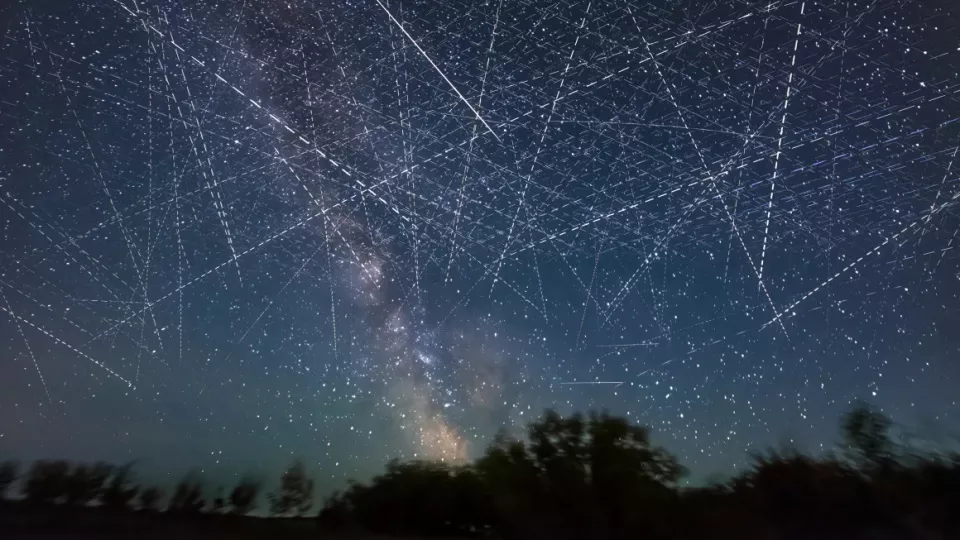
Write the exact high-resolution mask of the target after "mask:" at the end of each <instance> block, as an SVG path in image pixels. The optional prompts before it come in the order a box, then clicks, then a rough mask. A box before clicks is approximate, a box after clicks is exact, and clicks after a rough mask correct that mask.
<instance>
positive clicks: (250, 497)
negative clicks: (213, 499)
mask: <svg viewBox="0 0 960 540" xmlns="http://www.w3.org/2000/svg"><path fill="white" fill-rule="evenodd" d="M261 487H262V484H261V483H260V481H258V480H254V479H253V478H251V477H249V476H247V477H244V478H243V479H241V480H240V482H239V483H238V484H237V485H236V486H234V488H233V490H232V491H230V501H229V502H230V513H231V514H236V515H245V514H249V513H250V512H252V511H253V510H255V509H256V508H257V496H259V495H260V489H261Z"/></svg>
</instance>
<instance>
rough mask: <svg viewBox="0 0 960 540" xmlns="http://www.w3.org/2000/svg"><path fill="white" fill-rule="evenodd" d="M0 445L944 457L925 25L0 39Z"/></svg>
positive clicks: (852, 14)
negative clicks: (888, 447) (856, 432)
mask: <svg viewBox="0 0 960 540" xmlns="http://www.w3.org/2000/svg"><path fill="white" fill-rule="evenodd" d="M0 14H2V16H0V23H2V28H0V32H2V39H0V88H2V90H0V210H2V217H0V311H2V313H0V351H2V360H0V381H2V383H0V389H2V392H0V451H2V452H4V453H7V454H13V455H14V456H15V457H22V458H26V459H30V458H34V457H42V456H58V457H59V456H63V457H70V458H76V459H101V458H102V459H114V460H121V459H133V458H136V459H139V460H142V468H143V470H144V471H147V472H144V473H143V474H145V475H147V474H157V475H179V474H181V473H182V472H183V471H184V470H185V469H186V468H187V467H190V466H196V467H198V468H201V469H203V470H204V471H205V472H208V473H210V474H214V475H220V476H222V477H227V476H229V475H233V474H240V473H243V472H244V471H245V470H246V469H254V470H259V471H265V472H269V473H270V474H273V472H274V471H277V470H279V468H280V467H281V466H282V465H284V464H285V463H286V462H288V461H289V459H290V457H291V456H302V457H304V458H305V459H306V461H307V463H308V465H309V466H310V467H311V468H312V469H313V470H314V471H315V473H316V475H317V477H318V479H319V480H320V482H321V484H324V482H325V483H326V484H324V485H329V486H334V485H338V482H340V483H342V482H343V481H344V480H345V479H346V478H348V477H363V476H364V475H367V474H370V473H371V472H374V471H377V470H379V469H380V467H381V466H382V464H383V463H384V462H386V461H387V460H388V459H390V458H392V457H402V458H415V457H426V458H435V459H444V460H453V461H457V460H463V459H465V458H467V457H469V456H473V455H475V454H476V453H478V452H480V451H481V450H482V449H483V447H484V445H485V444H486V442H487V441H488V440H489V439H490V437H491V436H492V435H493V433H494V432H495V430H496V429H497V428H499V427H501V426H506V427H508V428H510V429H519V428H520V427H522V426H523V424H524V423H525V422H527V421H529V420H531V419H533V418H535V417H536V416H537V415H538V414H539V413H540V412H541V411H542V410H543V409H544V408H545V407H550V406H554V407H557V408H559V409H561V410H564V411H569V410H586V409H591V408H594V409H600V408H608V409H610V410H611V411H612V412H614V413H616V414H623V415H629V417H630V418H631V419H632V420H634V421H636V422H640V423H644V424H648V425H650V426H651V427H652V428H653V430H654V434H655V438H656V439H657V441H658V442H660V443H662V444H664V445H665V446H667V447H668V448H669V449H671V450H672V451H674V452H676V453H677V454H678V456H679V458H680V460H681V462H683V463H685V464H686V465H688V466H689V467H690V468H691V469H692V471H693V473H694V475H693V478H694V479H696V478H702V477H703V476H704V475H708V474H712V473H716V472H721V473H725V472H730V471H732V470H734V469H735V468H736V467H739V466H742V465H743V464H744V463H745V462H746V459H747V455H746V452H747V451H748V450H751V449H758V448H763V447H764V446H767V445H775V444H778V443H780V442H784V441H786V442H791V443H793V444H796V445H798V446H799V447H801V448H805V449H810V450H816V451H819V450H826V449H829V448H831V447H832V445H833V444H834V442H835V440H836V435H835V433H836V429H835V428H836V418H837V416H838V415H839V414H840V412H841V411H843V410H845V409H846V408H847V407H848V406H849V403H850V402H851V400H853V399H855V398H866V399H868V400H870V401H871V402H873V403H875V404H876V405H877V406H879V407H880V408H882V409H883V410H884V411H885V412H886V413H888V414H890V415H891V416H892V417H893V418H894V419H895V420H897V421H899V422H902V423H904V424H905V425H911V426H917V425H921V426H925V427H924V428H923V429H920V428H917V430H918V431H917V432H916V433H914V434H913V435H912V436H916V437H918V438H920V439H926V440H930V439H936V440H939V441H950V440H953V441H956V440H960V437H958V436H957V435H956V433H957V427H958V414H960V408H958V398H957V395H958V394H957V393H956V388H957V385H958V384H960V379H958V377H960V367H958V363H957V360H958V346H960V338H958V337H957V333H956V331H955V330H953V329H955V328H958V327H960V310H958V308H960V298H958V294H960V270H958V265H957V263H958V260H960V259H958V255H957V246H958V244H960V240H958V233H960V219H958V214H957V210H958V205H960V183H958V178H960V161H958V162H957V163H955V158H957V153H958V148H960V123H958V120H960V75H958V73H960V47H958V45H957V40H956V35H957V33H958V32H960V10H958V8H957V7H956V6H953V5H952V4H951V3H950V2H922V3H916V2H899V1H892V0H875V1H859V2H853V1H839V0H830V1H821V2H817V1H806V2H804V1H790V2H747V1H735V2H711V3H704V2H693V1H672V2H667V1H656V2H650V3H642V2H628V3H622V2H607V1H590V0H588V1H584V2H581V1H565V0H562V1H558V2H549V3H548V2H532V1H516V0H489V1H481V2H466V1H461V0H455V1H450V2H427V1H421V0H417V1H412V2H409V1H408V2H396V1H395V0H392V1H390V2H387V1H386V0H369V1H366V0H363V1H349V2H343V3H330V2H320V1H309V0H290V1H280V0H246V1H244V2H233V1H230V2H228V1H188V2H180V1H170V0H167V1H161V0H152V1H145V0H136V1H135V0H96V1H86V2H66V1H59V2H45V3H33V2H25V1H23V2H16V3H12V4H11V5H8V6H6V7H4V8H0Z"/></svg>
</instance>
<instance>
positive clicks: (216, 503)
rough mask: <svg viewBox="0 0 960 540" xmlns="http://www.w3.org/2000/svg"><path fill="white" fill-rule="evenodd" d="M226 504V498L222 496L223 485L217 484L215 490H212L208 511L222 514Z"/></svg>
mask: <svg viewBox="0 0 960 540" xmlns="http://www.w3.org/2000/svg"><path fill="white" fill-rule="evenodd" d="M226 504H227V503H226V500H225V499H224V498H223V487H222V486H217V491H216V492H214V495H213V501H211V502H210V513H211V514H222V513H223V508H224V507H225V506H226Z"/></svg>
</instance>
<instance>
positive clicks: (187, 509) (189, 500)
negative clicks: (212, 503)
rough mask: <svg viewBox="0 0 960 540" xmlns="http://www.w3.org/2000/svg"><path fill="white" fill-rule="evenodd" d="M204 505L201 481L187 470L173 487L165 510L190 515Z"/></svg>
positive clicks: (201, 510) (200, 509) (197, 512)
mask: <svg viewBox="0 0 960 540" xmlns="http://www.w3.org/2000/svg"><path fill="white" fill-rule="evenodd" d="M205 506H206V502H205V501H204V499H203V481H202V480H201V479H200V477H199V475H197V474H196V473H194V472H189V473H187V475H186V476H184V477H183V479H182V480H180V483H178V484H177V487H176V488H175V489H174V491H173V495H172V496H171V497H170V504H169V505H167V512H169V513H172V514H182V515H187V516H190V515H196V514H199V513H201V512H203V509H204V507H205Z"/></svg>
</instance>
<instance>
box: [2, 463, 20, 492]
mask: <svg viewBox="0 0 960 540" xmlns="http://www.w3.org/2000/svg"><path fill="white" fill-rule="evenodd" d="M19 469H20V465H19V464H18V463H17V462H16V461H12V460H7V461H4V462H2V463H0V500H3V499H4V498H5V497H6V495H7V490H8V489H10V485H11V484H13V483H14V482H15V481H16V480H17V473H18V472H19Z"/></svg>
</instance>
